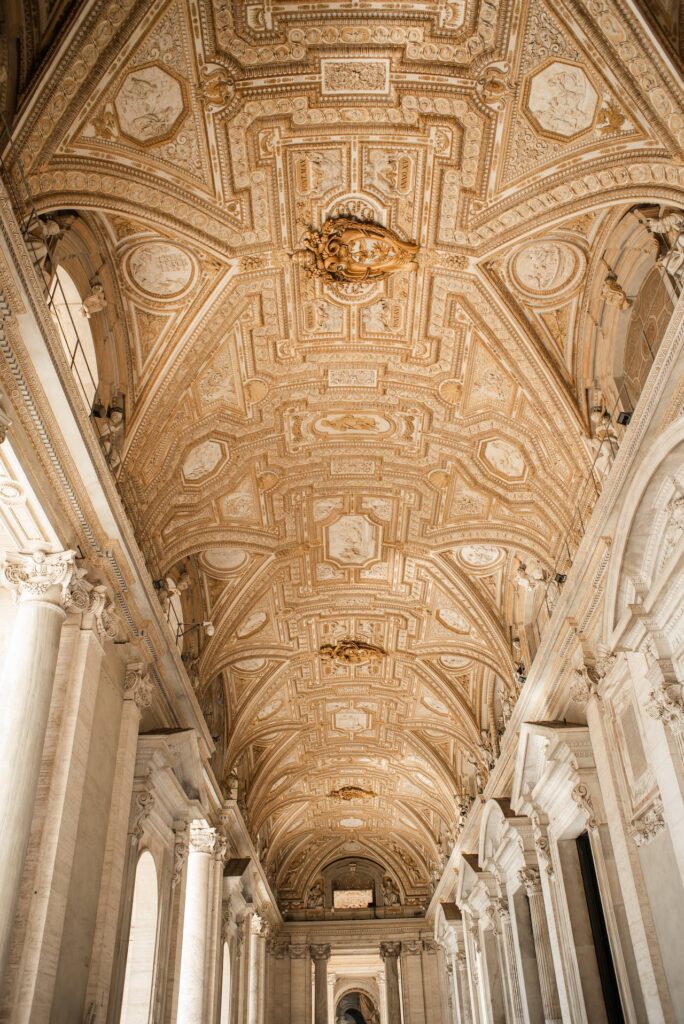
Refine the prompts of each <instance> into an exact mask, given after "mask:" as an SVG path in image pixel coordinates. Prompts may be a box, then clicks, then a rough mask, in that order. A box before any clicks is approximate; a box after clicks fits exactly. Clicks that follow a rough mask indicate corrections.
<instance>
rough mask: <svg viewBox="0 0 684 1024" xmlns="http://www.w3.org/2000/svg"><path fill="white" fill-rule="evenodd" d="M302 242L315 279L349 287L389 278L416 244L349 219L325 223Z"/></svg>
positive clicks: (408, 258)
mask: <svg viewBox="0 0 684 1024" xmlns="http://www.w3.org/2000/svg"><path fill="white" fill-rule="evenodd" d="M303 242H304V246H305V248H306V249H307V250H308V251H309V253H310V254H311V263H310V269H311V272H312V273H313V274H314V276H316V277H323V278H327V280H329V281H346V282H350V283H352V284H360V283H363V282H366V281H377V280H381V279H382V278H385V277H388V276H389V275H390V274H394V273H395V271H397V270H401V268H402V267H405V266H406V264H407V263H410V262H411V260H412V259H413V257H414V256H415V254H416V253H417V252H418V246H417V245H416V244H415V242H403V241H402V240H401V239H400V238H398V237H397V236H396V235H395V234H394V232H393V231H390V229H389V228H385V227H383V226H382V225H381V224H372V223H367V222H363V221H357V220H353V219H352V218H351V217H334V218H332V219H331V220H327V221H326V222H325V224H324V225H323V227H322V228H321V229H320V231H318V230H314V229H312V230H311V231H309V232H307V234H306V235H305V236H304V239H303Z"/></svg>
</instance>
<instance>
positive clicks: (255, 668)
mask: <svg viewBox="0 0 684 1024" xmlns="http://www.w3.org/2000/svg"><path fill="white" fill-rule="evenodd" d="M265 664H266V659H265V658H242V660H241V661H236V662H235V663H234V666H233V667H234V668H236V669H237V670H238V672H259V670H260V669H262V668H263V667H264V665H265Z"/></svg>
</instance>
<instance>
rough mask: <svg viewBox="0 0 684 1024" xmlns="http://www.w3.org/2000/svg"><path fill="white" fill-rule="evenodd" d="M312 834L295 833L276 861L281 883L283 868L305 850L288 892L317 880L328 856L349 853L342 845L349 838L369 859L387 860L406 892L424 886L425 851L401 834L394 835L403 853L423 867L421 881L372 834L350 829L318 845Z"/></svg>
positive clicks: (301, 890)
mask: <svg viewBox="0 0 684 1024" xmlns="http://www.w3.org/2000/svg"><path fill="white" fill-rule="evenodd" d="M314 838H316V837H314V836H313V835H312V833H310V832H309V833H307V834H304V835H302V836H300V837H298V838H297V840H296V841H295V842H294V843H293V844H292V846H291V847H290V848H289V849H287V850H286V851H285V853H284V858H283V860H282V862H281V863H280V864H279V865H278V869H277V878H278V880H279V884H281V882H280V880H281V879H282V876H283V874H284V871H285V869H287V868H288V867H289V865H291V863H292V862H293V861H294V860H295V858H296V857H297V854H298V853H302V852H306V854H307V857H306V862H305V864H303V865H302V866H301V867H300V868H299V870H298V876H299V877H298V878H297V879H296V881H295V884H294V885H292V886H288V889H287V891H288V892H290V891H291V892H296V893H298V894H301V896H302V897H303V896H304V895H305V894H306V893H307V892H308V890H309V889H310V888H311V886H312V885H313V883H314V882H315V881H316V879H317V877H318V876H319V875H320V873H321V871H322V870H323V869H324V867H325V866H326V865H327V864H328V863H329V862H330V861H331V860H333V859H336V858H337V857H340V856H345V855H348V854H347V853H346V851H345V849H344V845H345V843H346V842H348V841H349V840H350V839H353V840H354V841H355V842H357V843H358V844H359V846H360V847H361V848H362V850H367V851H368V854H367V856H368V858H369V859H370V860H374V861H375V862H376V863H379V864H386V865H387V867H388V868H389V870H390V871H391V872H392V873H393V874H394V875H395V877H396V878H398V879H399V882H400V884H401V885H402V887H403V889H404V892H406V893H407V894H413V893H416V892H421V891H422V890H423V889H424V888H425V885H426V883H427V880H428V876H429V867H428V864H427V862H426V858H425V854H424V853H422V852H421V851H418V850H416V849H415V847H411V846H407V845H406V843H405V841H404V837H403V836H401V835H397V836H396V839H397V842H398V844H399V849H404V850H405V852H406V853H408V854H409V855H410V856H412V857H414V858H415V859H416V861H417V865H416V866H417V867H419V868H422V874H423V879H424V881H423V882H422V883H420V882H415V881H413V880H412V879H411V878H410V876H409V875H408V873H407V869H406V866H405V865H404V863H403V862H402V860H401V859H400V857H399V856H398V855H397V854H396V853H395V852H394V851H393V850H391V849H390V848H389V847H388V846H387V844H385V843H383V842H382V840H381V839H378V838H376V837H375V836H368V835H365V836H363V837H361V836H356V835H354V834H352V833H350V834H349V835H348V836H342V837H330V838H326V840H324V842H323V843H321V844H320V845H318V847H313V848H311V846H310V842H311V840H312V839H314ZM359 856H363V853H362V852H359Z"/></svg>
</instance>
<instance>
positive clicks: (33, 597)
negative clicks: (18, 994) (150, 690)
mask: <svg viewBox="0 0 684 1024" xmlns="http://www.w3.org/2000/svg"><path fill="white" fill-rule="evenodd" d="M73 571H74V554H73V552H71V551H67V552H62V553H61V554H59V555H43V554H42V553H40V552H37V553H36V554H34V555H16V554H12V555H8V556H7V557H6V559H5V561H4V562H3V564H2V567H1V569H0V580H1V581H2V583H4V585H5V586H8V587H11V588H12V589H13V590H14V593H15V597H16V599H17V602H18V607H17V613H16V617H15V620H14V626H13V629H12V636H11V638H10V641H9V644H8V648H7V654H6V658H5V663H4V666H3V669H2V713H1V714H0V835H2V840H3V870H2V872H0V981H1V980H2V978H4V975H5V969H6V967H7V960H8V957H9V951H10V944H11V939H12V926H13V923H14V915H15V913H16V908H17V901H18V898H19V887H20V885H21V874H22V869H23V866H24V858H25V855H26V848H27V846H28V841H29V835H30V832H31V821H32V819H33V806H34V803H35V799H36V791H37V788H38V779H39V776H40V762H41V758H42V754H43V744H44V742H45V732H46V729H47V721H48V714H49V711H50V699H51V697H52V687H53V683H54V679H55V669H56V667H57V654H58V651H59V640H60V635H61V632H62V623H63V622H64V619H65V617H66V613H65V611H64V607H63V604H64V603H65V600H66V597H67V588H68V585H69V582H70V580H71V577H72V574H73Z"/></svg>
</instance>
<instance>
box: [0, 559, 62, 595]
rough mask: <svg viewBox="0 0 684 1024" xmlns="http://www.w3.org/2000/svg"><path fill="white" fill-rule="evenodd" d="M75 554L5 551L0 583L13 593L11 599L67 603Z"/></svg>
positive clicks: (0, 569) (0, 568)
mask: <svg viewBox="0 0 684 1024" xmlns="http://www.w3.org/2000/svg"><path fill="white" fill-rule="evenodd" d="M75 557H76V552H75V551H58V552H57V553H55V554H48V553H47V552H45V551H34V552H32V553H31V554H28V555H27V554H22V553H21V552H9V553H8V554H6V555H5V557H4V559H3V561H2V565H1V567H0V581H1V582H2V583H3V585H4V586H6V587H9V588H10V590H12V591H13V593H14V600H15V601H20V602H22V603H23V602H27V601H53V602H54V603H55V604H68V592H69V584H70V583H71V579H72V577H73V575H74V573H75V572H76V564H75V561H74V559H75Z"/></svg>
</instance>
